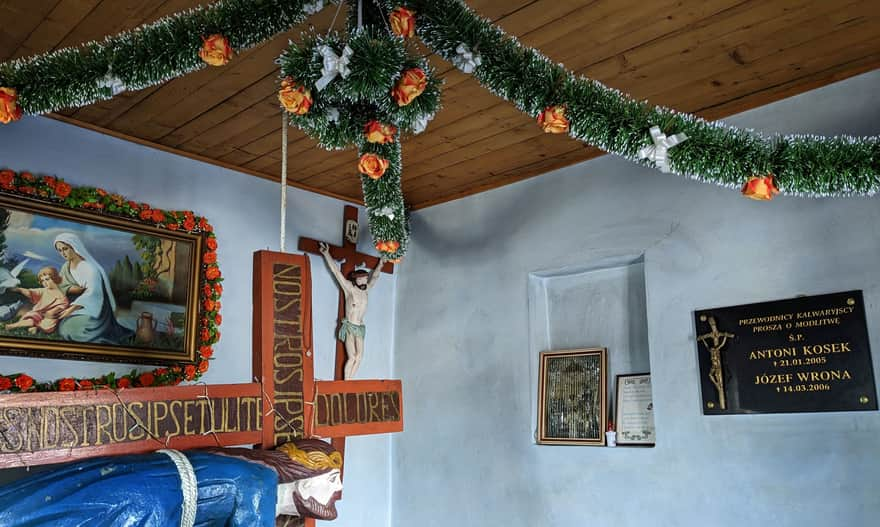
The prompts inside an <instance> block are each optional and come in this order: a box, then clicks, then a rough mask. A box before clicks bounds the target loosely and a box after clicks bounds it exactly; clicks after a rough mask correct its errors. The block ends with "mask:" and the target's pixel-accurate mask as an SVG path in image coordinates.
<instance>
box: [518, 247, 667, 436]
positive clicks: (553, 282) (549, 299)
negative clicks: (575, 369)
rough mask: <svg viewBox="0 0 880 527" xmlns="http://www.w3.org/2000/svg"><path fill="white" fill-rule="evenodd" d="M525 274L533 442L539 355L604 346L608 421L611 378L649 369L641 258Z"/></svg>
mask: <svg viewBox="0 0 880 527" xmlns="http://www.w3.org/2000/svg"><path fill="white" fill-rule="evenodd" d="M528 276H529V278H528V301H529V380H530V382H529V390H530V391H531V394H530V401H531V420H532V426H531V429H532V430H533V432H534V437H533V441H535V442H537V419H538V382H539V379H538V375H539V373H538V372H539V354H540V353H541V352H542V351H552V350H567V349H582V348H607V350H608V351H607V389H608V394H607V400H608V419H609V420H613V419H614V407H615V406H614V405H615V404H616V401H615V400H614V392H615V379H616V376H617V375H619V374H628V373H649V372H650V371H651V361H650V356H649V349H648V319H647V311H646V303H647V302H646V294H645V262H644V254H641V253H639V254H622V255H618V256H611V257H605V258H601V259H598V260H595V261H591V262H588V263H585V264H583V265H580V266H574V267H565V268H559V269H543V270H539V271H533V272H530V273H529V275H528Z"/></svg>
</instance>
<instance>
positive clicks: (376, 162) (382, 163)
mask: <svg viewBox="0 0 880 527" xmlns="http://www.w3.org/2000/svg"><path fill="white" fill-rule="evenodd" d="M388 165H389V163H388V160H387V159H385V158H383V157H379V156H377V155H376V154H364V155H362V156H361V159H360V161H359V162H358V171H359V172H360V173H361V174H363V175H365V176H369V177H370V178H371V179H379V178H380V177H382V175H383V174H385V171H386V170H388Z"/></svg>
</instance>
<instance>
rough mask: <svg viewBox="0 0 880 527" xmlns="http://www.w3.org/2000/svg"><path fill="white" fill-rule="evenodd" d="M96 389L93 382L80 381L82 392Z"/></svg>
mask: <svg viewBox="0 0 880 527" xmlns="http://www.w3.org/2000/svg"><path fill="white" fill-rule="evenodd" d="M94 387H95V385H94V383H92V381H90V380H88V379H82V380H81V381H79V389H80V390H91V389H92V388H94Z"/></svg>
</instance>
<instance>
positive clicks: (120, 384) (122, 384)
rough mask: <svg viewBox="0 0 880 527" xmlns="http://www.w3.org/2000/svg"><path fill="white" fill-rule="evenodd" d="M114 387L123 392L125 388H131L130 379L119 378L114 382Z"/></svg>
mask: <svg viewBox="0 0 880 527" xmlns="http://www.w3.org/2000/svg"><path fill="white" fill-rule="evenodd" d="M116 387H117V388H119V389H120V390H124V389H126V388H131V379H129V378H128V377H120V378H119V379H118V380H117V381H116Z"/></svg>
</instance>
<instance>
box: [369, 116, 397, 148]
mask: <svg viewBox="0 0 880 527" xmlns="http://www.w3.org/2000/svg"><path fill="white" fill-rule="evenodd" d="M395 134H397V128H395V127H394V126H392V125H390V124H382V123H380V122H379V121H376V120H375V119H374V120H372V121H370V122H368V123H367V124H366V125H364V136H365V137H366V139H367V142H368V143H379V144H380V145H384V144H386V143H393V142H394V135H395Z"/></svg>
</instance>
